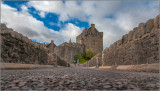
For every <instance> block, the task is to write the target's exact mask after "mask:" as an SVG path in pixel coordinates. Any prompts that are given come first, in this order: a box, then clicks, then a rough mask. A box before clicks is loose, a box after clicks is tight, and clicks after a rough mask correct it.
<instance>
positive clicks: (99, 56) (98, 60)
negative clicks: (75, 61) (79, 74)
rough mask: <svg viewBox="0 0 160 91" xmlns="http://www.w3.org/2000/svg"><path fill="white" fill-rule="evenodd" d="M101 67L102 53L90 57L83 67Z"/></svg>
mask: <svg viewBox="0 0 160 91" xmlns="http://www.w3.org/2000/svg"><path fill="white" fill-rule="evenodd" d="M101 65H102V53H98V54H97V55H95V56H94V57H92V58H91V59H90V60H89V61H88V62H86V63H85V64H84V65H83V67H93V66H95V67H99V66H101Z"/></svg>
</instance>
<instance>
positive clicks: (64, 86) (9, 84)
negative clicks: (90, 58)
mask: <svg viewBox="0 0 160 91" xmlns="http://www.w3.org/2000/svg"><path fill="white" fill-rule="evenodd" d="M1 72H2V73H1V89H2V90H84V91H85V90H135V91H137V90H158V89H159V73H145V72H129V71H117V70H100V69H87V68H66V67H61V68H43V69H28V70H25V69H14V70H2V71H1Z"/></svg>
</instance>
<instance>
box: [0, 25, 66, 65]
mask: <svg viewBox="0 0 160 91" xmlns="http://www.w3.org/2000/svg"><path fill="white" fill-rule="evenodd" d="M51 44H52V45H51ZM51 44H50V45H48V46H47V47H48V48H47V47H46V44H42V43H38V42H34V41H32V40H31V39H28V38H27V37H26V36H23V35H22V34H20V33H18V32H16V31H13V29H11V28H7V27H6V25H5V24H1V57H2V62H6V63H7V62H8V63H25V64H52V65H57V64H58V65H61V66H67V65H68V64H66V63H65V62H64V61H63V60H61V59H60V58H58V57H54V56H56V55H53V52H52V51H49V50H50V49H49V48H51V49H53V48H54V47H53V46H55V45H54V44H53V43H52V42H51ZM57 62H58V63H57ZM61 63H62V64H61ZM65 64H66V65H65Z"/></svg>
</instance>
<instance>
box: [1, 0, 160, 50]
mask: <svg viewBox="0 0 160 91" xmlns="http://www.w3.org/2000/svg"><path fill="white" fill-rule="evenodd" d="M158 14H159V1H158V0H152V1H148V0H146V1H145V0H143V1H124V0H123V1H118V0H116V1H80V0H79V1H65V0H63V1H2V2H1V23H4V24H6V25H7V27H9V28H12V29H14V30H15V31H17V32H19V33H21V34H23V35H25V36H27V37H28V38H30V39H32V40H33V41H36V42H40V43H50V41H51V40H54V42H55V44H56V45H60V44H62V43H63V42H69V40H70V39H71V40H72V42H76V36H78V35H79V34H80V33H81V32H82V31H83V29H84V28H85V27H86V28H87V29H88V28H89V27H90V24H95V27H96V29H97V30H98V31H99V32H103V47H104V48H106V47H109V46H110V45H111V44H112V43H114V42H115V41H117V40H119V39H121V37H122V35H124V34H127V33H128V32H129V31H131V30H132V29H133V28H134V27H137V26H138V25H139V23H142V22H146V21H147V20H148V19H151V18H154V17H156V16H157V15H158Z"/></svg>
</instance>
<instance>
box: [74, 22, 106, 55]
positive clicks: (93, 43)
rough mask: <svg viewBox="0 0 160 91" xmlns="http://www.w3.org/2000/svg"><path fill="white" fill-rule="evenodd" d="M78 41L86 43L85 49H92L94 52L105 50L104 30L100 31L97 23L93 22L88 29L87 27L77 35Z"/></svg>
mask: <svg viewBox="0 0 160 91" xmlns="http://www.w3.org/2000/svg"><path fill="white" fill-rule="evenodd" d="M76 43H78V44H84V45H85V50H87V49H92V50H93V52H96V53H100V52H102V50H103V32H99V31H98V30H97V29H96V28H95V24H91V27H90V28H89V29H88V30H87V28H85V29H84V30H83V32H82V33H81V34H80V35H78V36H77V37H76Z"/></svg>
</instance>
